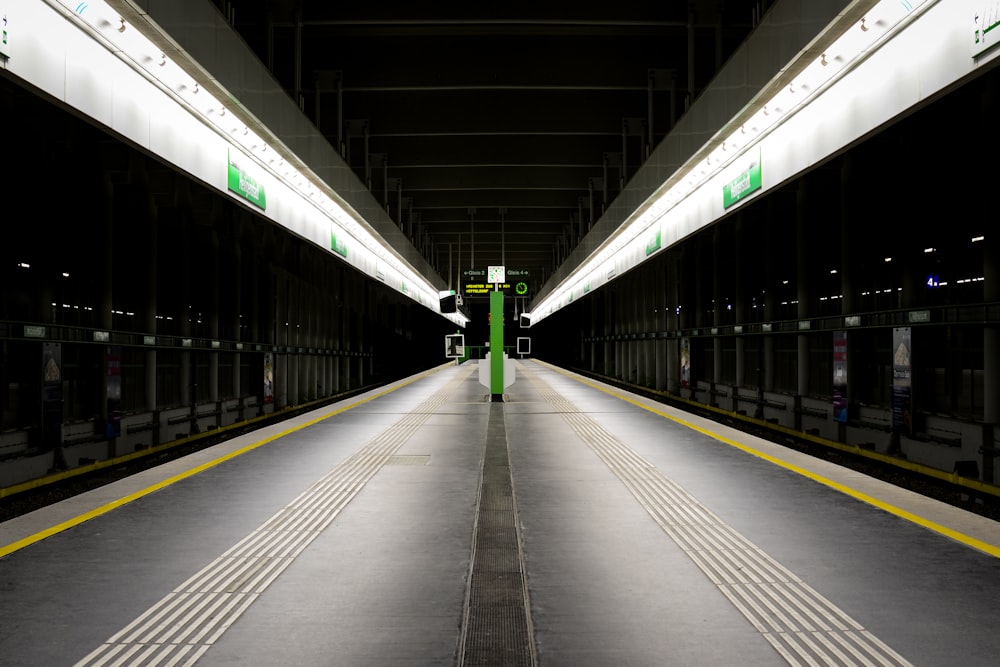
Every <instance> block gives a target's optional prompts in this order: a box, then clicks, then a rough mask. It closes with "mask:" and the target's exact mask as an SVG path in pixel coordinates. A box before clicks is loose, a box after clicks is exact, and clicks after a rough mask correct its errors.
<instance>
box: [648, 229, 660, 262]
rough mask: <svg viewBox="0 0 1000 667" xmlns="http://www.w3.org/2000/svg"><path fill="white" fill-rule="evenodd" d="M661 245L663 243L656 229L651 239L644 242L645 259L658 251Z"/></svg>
mask: <svg viewBox="0 0 1000 667" xmlns="http://www.w3.org/2000/svg"><path fill="white" fill-rule="evenodd" d="M662 243H663V236H662V234H661V233H660V230H659V229H657V230H656V233H655V234H653V235H652V236H651V237H649V240H648V241H646V257H649V256H650V255H652V254H653V253H654V252H656V251H657V250H659V249H660V245H661V244H662Z"/></svg>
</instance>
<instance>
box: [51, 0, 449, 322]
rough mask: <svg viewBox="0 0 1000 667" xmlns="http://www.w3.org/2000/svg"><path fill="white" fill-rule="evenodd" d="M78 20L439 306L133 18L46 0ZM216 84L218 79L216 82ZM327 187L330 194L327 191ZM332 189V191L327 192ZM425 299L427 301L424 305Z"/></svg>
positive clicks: (97, 3) (431, 291)
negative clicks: (134, 22) (152, 38)
mask: <svg viewBox="0 0 1000 667" xmlns="http://www.w3.org/2000/svg"><path fill="white" fill-rule="evenodd" d="M49 4H53V5H54V6H58V7H60V8H61V9H63V10H64V12H65V13H67V14H68V15H71V16H73V17H74V18H75V19H76V20H77V21H78V22H79V23H81V24H82V25H83V26H84V27H85V29H87V32H88V33H89V34H90V35H91V36H92V37H94V38H95V39H96V40H97V41H99V42H100V43H102V44H104V45H105V46H106V47H107V48H108V49H109V50H110V51H112V52H114V53H115V54H116V55H118V56H119V57H120V58H121V59H122V60H124V61H126V62H128V63H129V64H130V65H131V66H132V67H133V69H135V70H136V71H138V72H140V73H142V74H143V75H144V77H145V78H146V79H147V80H149V81H150V82H151V83H154V84H155V85H157V86H158V87H159V88H160V89H161V90H163V91H165V92H167V93H168V94H170V95H171V96H172V97H173V98H174V99H175V100H176V101H177V102H178V103H180V104H182V105H183V106H185V107H186V108H188V109H189V110H190V111H191V112H192V113H194V114H195V116H196V117H198V118H200V119H201V120H202V122H204V123H205V124H206V125H208V126H210V127H213V128H214V129H215V130H216V131H217V132H218V133H219V134H220V135H222V136H224V137H226V139H227V140H228V141H230V142H232V143H234V144H236V145H237V146H238V147H239V148H240V150H242V151H243V153H244V154H245V155H247V156H248V157H250V158H252V159H253V160H255V161H256V162H257V163H258V164H259V165H260V166H261V167H262V168H264V169H266V170H267V171H269V172H270V173H271V174H272V175H273V176H274V177H275V178H276V179H278V180H280V181H281V182H283V183H284V184H285V185H286V186H288V187H289V188H290V189H291V190H292V191H294V192H296V193H297V194H298V195H299V196H300V197H301V198H302V199H303V200H305V201H307V202H309V203H310V204H311V205H313V206H314V207H316V208H317V209H318V210H319V211H320V212H321V213H322V214H323V215H325V216H326V217H327V218H329V219H330V220H332V221H333V222H334V224H335V225H336V226H338V227H340V228H341V230H342V231H343V232H344V233H346V234H347V235H348V236H349V237H351V238H352V239H353V240H354V241H356V242H358V243H360V244H361V245H362V246H364V247H365V248H367V249H368V250H369V251H370V252H371V253H372V254H373V255H374V256H375V257H376V258H377V260H381V261H382V262H384V263H385V264H386V265H387V266H389V267H391V268H392V269H393V270H395V271H396V272H397V273H398V274H399V275H400V276H401V278H402V279H403V280H404V281H409V282H410V283H412V284H413V285H415V286H416V288H418V289H419V290H421V291H422V294H421V295H420V297H419V300H420V302H421V303H423V302H424V299H425V298H426V300H427V303H424V305H425V306H427V307H429V308H430V309H431V310H434V311H435V312H440V305H439V303H440V302H439V300H438V298H437V297H435V296H434V295H436V294H437V293H438V290H437V289H436V288H434V287H433V286H432V285H431V284H430V283H429V282H428V281H427V280H425V279H424V278H423V277H422V276H420V275H419V274H417V273H416V272H415V271H414V270H413V269H412V268H411V267H410V266H409V264H408V263H407V262H406V261H405V260H403V259H402V258H401V257H400V256H399V255H398V254H397V253H396V251H395V250H394V249H393V248H391V247H390V246H388V245H387V244H386V243H384V242H383V240H382V239H381V237H379V236H378V234H377V233H376V232H374V230H370V228H369V226H368V225H367V224H362V222H360V221H359V219H360V216H359V215H357V214H356V213H353V212H349V210H350V206H349V205H348V204H347V203H346V202H344V201H343V200H340V199H339V198H337V197H336V193H335V192H334V191H333V190H332V189H330V188H329V186H327V185H326V184H325V183H324V182H323V181H322V180H321V179H319V178H318V177H315V176H314V175H309V174H303V173H302V172H301V171H300V170H298V169H297V168H295V166H294V165H293V164H292V162H291V160H290V159H288V158H289V157H290V156H286V155H284V154H283V152H284V150H285V149H284V148H283V147H277V146H274V145H273V144H270V143H268V142H267V141H266V140H265V139H264V138H262V137H261V136H260V135H259V134H257V133H256V132H254V131H253V130H252V129H251V128H250V127H249V126H248V125H247V124H245V123H244V122H243V121H242V120H240V118H239V117H238V116H237V114H235V113H233V112H232V110H231V109H229V108H227V106H226V105H225V104H223V103H222V102H221V101H220V100H219V99H217V98H216V97H215V96H214V95H212V94H211V93H210V92H209V91H208V90H207V89H206V88H205V87H204V84H203V83H201V82H199V81H197V80H196V78H195V77H192V76H191V75H190V74H189V73H188V72H186V71H185V70H184V69H183V68H182V67H181V66H180V65H179V64H177V63H176V62H175V61H174V60H172V59H171V58H169V57H167V56H166V55H165V54H164V53H163V52H162V50H161V49H160V48H159V47H158V46H157V45H156V44H154V43H153V41H152V40H150V39H149V38H148V37H147V36H146V35H145V34H144V33H143V32H142V30H140V29H139V28H138V27H137V26H136V25H135V24H132V23H129V22H128V21H126V20H125V19H124V18H122V17H121V16H120V15H119V14H118V13H117V12H116V11H115V10H114V9H112V8H111V7H109V6H108V5H107V4H106V3H105V2H103V0H93V1H88V2H80V1H78V0H49ZM216 85H218V84H216ZM327 190H329V194H328V192H327ZM331 195H333V196H331ZM428 304H429V305H428ZM442 316H443V317H445V318H447V319H449V320H451V321H453V322H455V323H456V324H458V325H460V326H465V324H466V323H467V319H466V318H465V317H464V316H463V315H461V314H460V313H459V314H442Z"/></svg>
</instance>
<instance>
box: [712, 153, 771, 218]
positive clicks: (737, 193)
mask: <svg viewBox="0 0 1000 667" xmlns="http://www.w3.org/2000/svg"><path fill="white" fill-rule="evenodd" d="M749 159H750V163H749V164H747V165H746V167H745V168H744V169H743V171H741V172H739V174H738V175H737V176H736V178H734V179H733V180H731V181H729V182H728V183H726V184H725V185H723V186H722V207H723V208H729V207H730V206H732V205H733V204H735V203H736V202H738V201H740V200H741V199H743V198H744V197H747V196H749V195H750V193H752V192H756V191H757V190H760V189H761V187H763V183H764V182H763V178H762V177H761V171H760V151H759V150H758V151H757V154H756V157H754V156H750V157H749Z"/></svg>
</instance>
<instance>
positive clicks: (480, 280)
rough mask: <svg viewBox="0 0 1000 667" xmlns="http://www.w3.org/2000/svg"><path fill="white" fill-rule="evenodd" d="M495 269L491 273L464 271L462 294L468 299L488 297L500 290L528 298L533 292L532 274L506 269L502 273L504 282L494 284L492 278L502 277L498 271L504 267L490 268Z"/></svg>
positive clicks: (474, 270)
mask: <svg viewBox="0 0 1000 667" xmlns="http://www.w3.org/2000/svg"><path fill="white" fill-rule="evenodd" d="M490 268H491V269H494V271H493V272H492V273H491V272H489V271H485V270H483V269H466V270H465V271H462V281H463V284H462V293H463V294H465V296H467V297H472V296H488V295H489V293H490V292H492V291H494V290H496V289H497V288H499V291H501V292H503V293H504V294H510V295H514V296H526V295H527V294H528V292H529V291H531V287H530V285H531V282H530V280H529V278H530V277H531V272H530V271H527V270H522V269H506V270H505V271H502V272H503V273H504V274H505V275H504V276H503V277H504V278H505V280H504V281H502V282H497V283H492V282H490V279H491V278H498V277H500V275H499V272H498V271H496V269H503V268H504V267H490Z"/></svg>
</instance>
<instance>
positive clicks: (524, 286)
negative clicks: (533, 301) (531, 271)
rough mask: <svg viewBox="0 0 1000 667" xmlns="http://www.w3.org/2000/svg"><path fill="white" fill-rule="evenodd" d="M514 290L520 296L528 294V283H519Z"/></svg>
mask: <svg viewBox="0 0 1000 667" xmlns="http://www.w3.org/2000/svg"><path fill="white" fill-rule="evenodd" d="M514 290H515V291H517V293H518V294H527V293H528V283H518V284H517V285H515V286H514Z"/></svg>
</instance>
